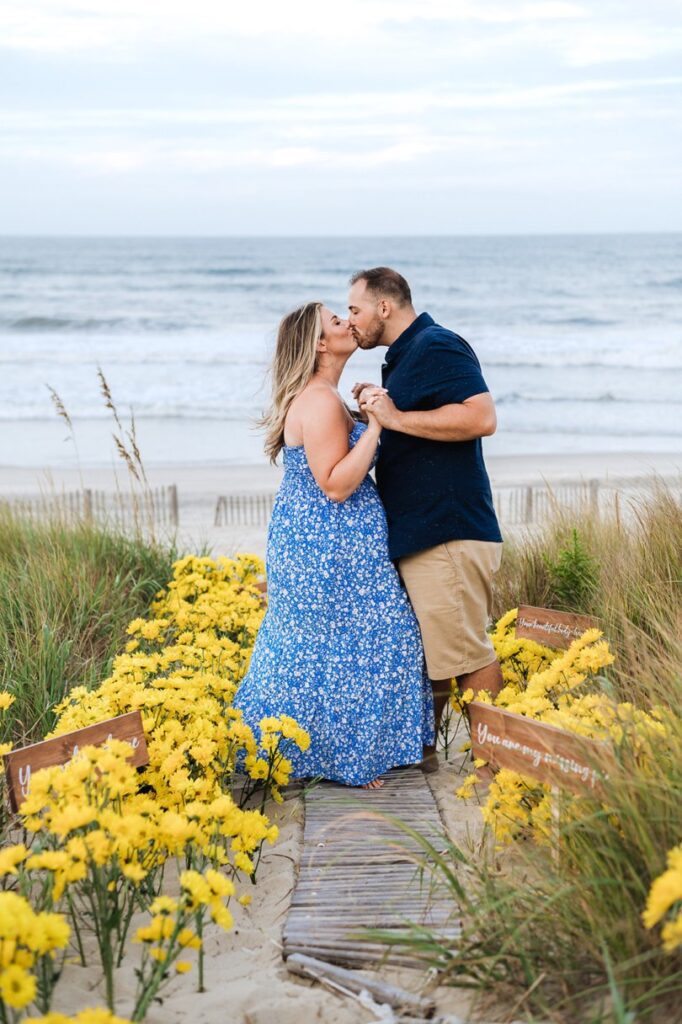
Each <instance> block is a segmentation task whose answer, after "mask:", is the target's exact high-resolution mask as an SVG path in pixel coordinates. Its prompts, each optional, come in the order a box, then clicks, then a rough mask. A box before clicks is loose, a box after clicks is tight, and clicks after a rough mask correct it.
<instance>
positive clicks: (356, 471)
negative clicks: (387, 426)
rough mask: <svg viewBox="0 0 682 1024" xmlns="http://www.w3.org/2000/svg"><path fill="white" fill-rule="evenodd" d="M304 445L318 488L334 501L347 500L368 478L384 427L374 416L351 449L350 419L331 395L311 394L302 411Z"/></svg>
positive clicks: (306, 399)
mask: <svg viewBox="0 0 682 1024" xmlns="http://www.w3.org/2000/svg"><path fill="white" fill-rule="evenodd" d="M299 415H300V417H301V426H302V430H303V445H304V448H305V453H306V458H307V459H308V465H309V466H310V470H311V472H312V474H313V476H314V477H315V480H316V482H317V484H318V486H319V487H320V488H321V490H322V491H324V493H325V494H326V495H327V497H328V498H329V499H330V500H331V501H345V500H346V498H349V497H350V496H351V494H352V493H353V491H356V490H357V489H358V487H359V486H360V484H361V483H362V481H363V480H364V479H365V477H366V476H367V473H368V472H369V468H370V466H371V465H372V459H373V458H374V453H375V452H376V448H377V444H378V441H379V435H380V434H381V427H380V425H379V423H378V422H377V420H376V419H375V418H374V416H369V417H368V418H369V425H368V427H367V430H366V431H365V432H364V434H363V435H362V437H361V438H360V440H359V441H358V443H357V444H356V445H355V447H354V448H352V449H350V450H349V444H348V419H347V417H346V413H345V411H344V409H343V406H342V405H341V403H340V402H339V400H338V399H337V398H336V397H335V396H334V395H333V394H331V393H330V392H329V393H325V392H324V391H312V392H310V393H309V394H307V395H306V396H305V405H304V406H303V407H302V408H300V411H299Z"/></svg>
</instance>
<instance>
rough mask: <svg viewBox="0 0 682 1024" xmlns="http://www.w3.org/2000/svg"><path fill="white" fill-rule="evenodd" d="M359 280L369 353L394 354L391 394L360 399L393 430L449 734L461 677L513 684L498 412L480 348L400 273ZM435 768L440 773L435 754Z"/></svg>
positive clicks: (389, 451)
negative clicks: (494, 446)
mask: <svg viewBox="0 0 682 1024" xmlns="http://www.w3.org/2000/svg"><path fill="white" fill-rule="evenodd" d="M350 284H351V288H350V293H349V297H348V309H349V312H350V316H349V321H350V325H351V328H352V330H353V333H354V335H355V339H356V341H357V343H358V345H359V347H360V348H363V349H371V348H376V347H377V346H378V345H386V346H388V354H387V356H386V361H385V363H384V365H383V367H382V384H383V387H382V388H379V387H375V386H373V385H371V384H356V385H355V388H354V389H353V393H354V395H355V397H356V398H357V399H358V403H359V405H360V408H361V409H365V410H366V409H368V408H369V409H371V410H372V413H373V415H374V416H376V418H377V419H378V420H379V422H380V423H381V425H382V427H383V428H384V429H383V432H382V437H381V447H380V450H379V459H378V462H377V466H376V480H377V486H378V489H379V493H380V495H381V498H382V501H383V503H384V507H385V509H386V518H387V520H388V535H389V553H390V556H391V558H392V559H393V560H394V561H396V562H397V565H398V570H399V572H400V575H401V577H402V579H403V582H404V584H405V587H406V589H407V593H408V594H409V597H410V600H411V602H412V606H413V608H414V610H415V614H416V616H417V619H418V621H419V626H420V629H421V633H422V640H423V644H424V653H425V656H426V667H427V670H428V673H429V678H430V679H431V683H432V686H433V694H434V705H435V713H436V725H437V726H438V725H439V724H440V720H441V718H442V715H443V711H444V709H445V707H446V705H447V702H448V699H449V695H450V680H451V679H456V680H457V682H458V684H459V687H460V689H461V690H462V691H464V690H466V689H468V688H471V689H473V690H474V692H477V691H478V690H481V689H483V690H488V691H489V692H490V694H491V695H493V696H494V695H496V694H497V693H498V692H499V690H500V688H501V685H502V673H501V671H500V666H499V663H498V661H497V658H496V656H495V651H494V649H493V646H492V643H491V641H490V639H489V637H488V634H487V632H486V627H487V625H488V622H489V619H490V612H491V599H492V578H493V575H494V574H495V572H496V571H497V569H498V568H499V565H500V558H501V552H502V537H501V534H500V528H499V525H498V522H497V517H496V515H495V510H494V507H493V500H492V494H491V490H490V482H489V480H488V474H487V472H486V468H485V464H484V462H483V453H482V446H481V438H482V437H487V436H489V435H491V434H493V433H494V432H495V429H496V426H497V420H496V416H495V407H494V404H493V400H492V398H491V396H490V393H489V391H488V388H487V385H486V383H485V381H484V379H483V376H482V374H481V367H480V364H479V362H478V359H477V358H476V355H475V353H474V351H473V349H472V348H471V346H470V345H468V344H467V342H466V341H464V339H463V338H460V337H459V335H457V334H454V333H453V332H452V331H449V330H447V329H446V328H444V327H440V326H439V325H438V324H436V323H435V322H434V320H433V319H432V318H431V317H430V316H429V314H428V313H422V314H421V315H420V316H417V313H416V311H415V309H414V306H413V305H412V295H411V293H410V287H409V285H408V283H407V281H406V280H405V278H404V277H402V276H401V275H400V274H399V273H398V272H397V271H395V270H391V269H390V268H389V267H375V268H374V269H372V270H362V271H359V272H358V273H357V274H354V275H353V277H352V278H351V282H350ZM423 764H424V768H425V769H426V770H432V771H435V770H436V768H437V764H438V762H437V758H436V755H435V746H434V747H432V748H425V749H424V762H423Z"/></svg>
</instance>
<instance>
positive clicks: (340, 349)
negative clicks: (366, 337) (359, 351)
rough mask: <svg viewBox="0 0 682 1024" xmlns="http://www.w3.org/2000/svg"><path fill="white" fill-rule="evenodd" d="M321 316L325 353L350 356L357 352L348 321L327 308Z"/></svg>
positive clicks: (324, 308) (322, 311)
mask: <svg viewBox="0 0 682 1024" xmlns="http://www.w3.org/2000/svg"><path fill="white" fill-rule="evenodd" d="M321 316H322V338H323V340H324V348H325V351H327V352H329V354H330V355H333V356H337V355H350V353H351V352H355V350H356V348H357V347H358V346H357V342H356V340H355V338H354V337H353V332H352V331H351V329H350V324H349V323H348V321H347V320H342V319H341V317H340V316H337V315H336V313H332V311H331V309H327V307H326V306H323V307H322V310H321Z"/></svg>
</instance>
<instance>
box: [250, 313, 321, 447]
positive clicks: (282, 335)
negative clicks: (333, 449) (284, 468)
mask: <svg viewBox="0 0 682 1024" xmlns="http://www.w3.org/2000/svg"><path fill="white" fill-rule="evenodd" d="M321 337H322V303H321V302H306V304H305V306H301V307H300V309H295V310H294V311H293V313H288V314H287V316H285V317H284V318H283V319H282V321H281V322H280V325H279V330H278V331H277V344H276V346H275V357H274V359H273V361H272V367H271V369H270V374H271V377H272V402H271V405H270V408H269V409H268V411H267V412H266V413H265V415H264V416H263V418H262V419H261V420H260V421H259V426H260V427H262V428H264V429H265V454H266V455H267V456H268V458H269V459H270V462H275V461H276V459H277V456H278V455H279V453H280V452H281V450H282V448H283V447H284V421H285V419H286V415H287V413H288V411H289V406H290V405H291V403H292V402H293V400H294V399H295V398H296V397H297V395H300V393H301V391H303V388H304V387H305V386H306V384H307V383H308V381H309V380H310V378H311V377H312V375H313V374H314V373H315V370H316V369H317V343H318V341H319V340H320V338H321Z"/></svg>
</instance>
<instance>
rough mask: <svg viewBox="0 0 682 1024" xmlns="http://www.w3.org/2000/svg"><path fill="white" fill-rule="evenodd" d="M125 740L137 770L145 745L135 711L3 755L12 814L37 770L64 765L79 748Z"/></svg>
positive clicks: (139, 717)
mask: <svg viewBox="0 0 682 1024" xmlns="http://www.w3.org/2000/svg"><path fill="white" fill-rule="evenodd" d="M111 739H114V740H125V741H126V742H128V743H129V744H130V746H131V748H132V749H131V753H130V757H129V758H128V760H129V761H130V763H131V764H132V765H134V766H135V767H136V768H138V767H139V766H140V765H143V764H148V763H149V754H148V753H147V743H146V740H145V738H144V730H143V728H142V715H141V714H140V712H139V711H130V712H129V713H128V714H126V715H118V717H117V718H108V719H107V720H106V721H105V722H97V723H95V725H86V726H85V728H84V729H75V730H74V731H73V732H66V733H64V735H63V736H55V737H54V738H53V739H50V740H43V741H42V742H41V743H32V744H31V745H30V746H28V747H20V748H19V750H12V751H10V753H9V754H5V755H4V757H3V760H4V762H5V777H6V779H7V789H8V792H9V801H10V805H11V807H12V810H13V811H18V810H19V806H20V804H21V803H22V801H23V800H25V799H26V797H27V796H28V794H29V792H30V789H31V775H32V774H33V773H34V772H37V771H40V769H41V768H50V767H52V766H53V765H56V764H68V762H69V761H70V760H71V759H72V758H73V757H75V756H76V754H77V753H78V751H79V750H80V748H81V747H86V746H94V747H100V746H104V745H105V744H106V743H108V742H109V740H111Z"/></svg>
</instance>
